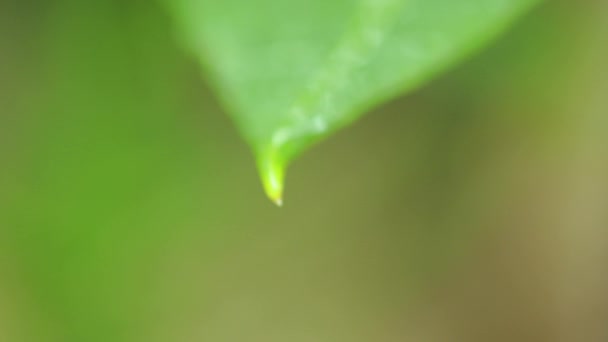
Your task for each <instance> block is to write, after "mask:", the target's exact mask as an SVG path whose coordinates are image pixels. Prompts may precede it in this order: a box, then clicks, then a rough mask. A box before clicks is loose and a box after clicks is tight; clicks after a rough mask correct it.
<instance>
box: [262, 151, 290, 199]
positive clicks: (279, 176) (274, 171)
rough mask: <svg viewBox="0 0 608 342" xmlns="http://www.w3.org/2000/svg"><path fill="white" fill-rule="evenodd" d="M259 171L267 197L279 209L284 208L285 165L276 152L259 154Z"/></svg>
mask: <svg viewBox="0 0 608 342" xmlns="http://www.w3.org/2000/svg"><path fill="white" fill-rule="evenodd" d="M258 169H259V172H260V177H261V178H262V185H263V186H264V191H265V192H266V196H268V198H269V199H270V200H271V201H272V202H273V203H274V204H276V205H277V206H278V207H282V206H283V189H284V186H285V165H284V163H283V162H281V160H280V158H278V156H277V153H276V150H274V149H270V150H268V151H266V152H264V153H261V154H258Z"/></svg>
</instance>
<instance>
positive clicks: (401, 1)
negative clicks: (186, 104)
mask: <svg viewBox="0 0 608 342" xmlns="http://www.w3.org/2000/svg"><path fill="white" fill-rule="evenodd" d="M538 2H539V1H538V0H511V1H504V0H459V1H453V0H333V1H327V0H308V1H284V0H255V1H241V0H177V1H173V0H171V1H168V3H169V4H170V7H172V8H174V9H175V12H176V22H177V23H178V24H180V26H181V28H182V32H183V35H184V36H185V37H186V38H185V40H186V41H187V43H188V44H189V46H191V47H192V49H193V50H194V51H195V53H196V55H197V56H198V57H199V58H200V59H201V60H202V61H203V63H204V65H205V66H206V67H207V70H208V74H209V76H211V78H212V80H214V81H215V82H213V83H214V85H215V88H217V91H218V93H219V94H220V96H221V98H222V99H223V102H224V103H225V106H226V107H227V108H229V109H230V112H231V115H232V116H233V118H234V120H235V121H236V123H237V124H238V126H239V128H240V131H241V132H242V134H243V135H244V136H245V137H246V139H247V141H248V142H249V144H250V145H251V146H252V148H253V149H254V151H255V154H256V158H257V161H258V167H259V169H260V173H261V176H262V179H263V182H264V186H265V189H266V192H267V193H268V195H269V197H270V198H271V199H272V200H273V201H277V202H280V201H282V191H283V182H284V172H285V168H286V166H287V164H288V163H289V161H291V160H292V159H293V158H294V157H296V156H297V155H298V154H300V153H301V152H302V151H303V150H304V149H306V148H307V147H309V146H310V145H311V144H312V143H313V142H315V141H318V140H319V139H320V138H321V137H323V136H325V135H327V134H328V133H330V132H333V131H335V130H336V129H337V128H338V127H341V126H344V125H345V124H347V123H349V122H352V121H354V120H355V119H356V118H357V117H359V116H360V115H361V114H363V113H364V112H365V111H367V110H369V109H370V107H372V106H374V105H377V104H378V103H380V102H382V101H384V100H386V99H387V98H394V97H395V96H397V95H399V94H401V93H403V92H405V91H407V90H411V89H412V88H414V87H416V86H418V85H419V84H420V83H421V82H424V81H426V80H427V79H428V78H429V77H430V76H432V75H434V74H436V73H437V72H438V71H441V70H444V69H445V68H446V66H448V65H451V64H454V62H455V61H458V60H460V59H461V58H462V57H463V56H465V55H466V54H468V53H469V52H471V50H474V49H477V48H478V47H479V46H480V45H482V44H483V43H485V42H487V41H488V40H490V39H491V38H493V37H495V36H496V35H497V34H498V33H499V32H501V31H502V30H503V29H504V28H505V27H506V26H508V25H509V24H510V23H511V22H512V21H513V20H514V19H515V18H517V17H518V16H519V15H520V14H521V13H522V12H525V10H527V9H529V8H530V7H531V6H532V5H534V4H536V3H538Z"/></svg>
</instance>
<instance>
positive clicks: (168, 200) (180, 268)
mask: <svg viewBox="0 0 608 342" xmlns="http://www.w3.org/2000/svg"><path fill="white" fill-rule="evenodd" d="M506 2H507V1H505V3H506ZM607 6H608V3H606V2H604V1H588V2H573V1H566V0H564V1H558V0H554V1H551V2H546V3H545V4H543V5H541V6H539V7H538V8H537V9H535V10H534V11H532V12H531V13H530V14H529V15H527V16H525V18H523V20H522V21H521V22H520V23H518V25H516V26H515V27H514V29H513V30H510V31H509V32H508V34H506V35H505V36H504V37H503V38H501V39H499V40H498V41H496V43H495V44H493V45H492V46H491V47H490V48H489V49H488V50H486V51H484V52H483V53H481V54H479V55H477V56H475V58H473V59H471V60H470V61H469V62H467V63H465V64H463V65H461V66H459V67H458V68H456V69H454V70H453V71H451V72H449V73H448V74H445V75H444V76H443V77H441V78H440V79H437V80H436V81H435V82H433V83H431V84H429V85H427V86H426V87H424V88H422V89H419V90H418V91H415V92H413V93H411V94H410V95H408V96H406V97H401V98H399V99H396V100H394V101H390V102H389V103H387V104H386V105H384V106H381V107H379V108H377V109H375V110H374V113H375V114H374V115H370V116H367V117H365V118H364V119H362V120H361V121H359V122H358V123H356V124H354V125H351V126H349V127H348V128H347V129H344V130H342V131H341V132H339V133H338V134H336V135H335V136H334V137H333V138H332V139H328V140H327V141H326V142H325V143H324V144H323V146H322V148H317V149H312V150H311V151H310V152H309V153H306V154H305V155H304V156H303V157H302V158H301V159H299V160H298V167H296V168H294V169H293V173H292V175H291V177H293V178H292V180H293V182H292V183H291V186H292V188H291V193H290V200H289V205H288V206H286V207H285V208H283V209H281V210H277V209H276V208H274V207H273V206H272V205H270V204H269V203H268V202H267V201H266V200H265V199H264V198H263V197H262V196H260V194H259V189H258V188H259V186H258V184H257V180H256V175H255V168H254V167H253V163H252V162H251V160H250V157H249V153H248V148H247V146H244V145H245V144H243V143H242V142H241V139H240V138H239V136H238V135H237V134H236V133H235V130H234V128H233V125H232V124H231V122H230V120H228V119H227V117H228V116H227V115H226V113H225V110H224V109H223V106H220V105H218V103H217V101H216V97H215V95H213V92H210V91H209V90H208V89H207V86H206V85H205V82H206V80H205V78H204V77H200V72H199V66H198V61H197V60H195V58H191V57H190V56H188V55H187V54H184V53H183V52H182V49H181V47H180V46H178V44H175V36H176V35H177V36H181V35H179V34H176V33H175V27H174V18H173V17H170V16H169V15H168V13H167V12H166V9H165V8H163V7H162V6H160V5H158V4H157V3H154V2H151V1H135V0H104V1H82V0H29V1H24V0H0V341H9V342H47V341H48V342H66V341H67V342H82V341H104V342H106V341H119V342H138V341H141V342H144V341H145V342H194V341H213V342H232V341H251V342H257V341H260V342H285V341H290V342H291V341H310V340H313V341H321V342H322V341H331V342H335V341H349V342H370V341H374V342H394V341H399V342H401V341H403V342H410V341H411V342H444V341H455V342H487V341H499V342H500V341H508V342H511V341H523V342H539V341H540V342H545V341H547V342H554V341H566V342H578V341H594V342H595V341H605V340H607V339H606V338H605V336H606V335H607V332H606V324H605V322H606V321H608V319H607V317H608V304H607V302H608V298H607V296H608V295H607V294H606V291H605V289H606V288H608V279H607V278H608V272H607V271H606V267H605V265H606V264H607V263H608V255H607V254H608V253H607V252H606V251H608V246H607V241H608V236H607V233H606V227H607V226H608V217H607V215H608V210H606V208H607V207H608V177H607V176H606V175H607V174H608V153H607V152H606V146H608V116H607V115H606V113H608V100H607V99H606V95H605V94H607V93H608V65H607V63H606V60H608V59H607V58H606V56H608V26H607V25H606V22H607V17H606V16H607V15H608V14H607V13H608V8H607ZM255 13H256V12H255V11H254V12H252V14H255Z"/></svg>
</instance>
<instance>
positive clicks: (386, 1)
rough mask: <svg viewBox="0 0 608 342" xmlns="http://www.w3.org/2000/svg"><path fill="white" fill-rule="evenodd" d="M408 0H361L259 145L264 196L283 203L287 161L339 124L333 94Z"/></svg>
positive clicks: (386, 31)
mask: <svg viewBox="0 0 608 342" xmlns="http://www.w3.org/2000/svg"><path fill="white" fill-rule="evenodd" d="M407 3H408V1H405V0H362V1H360V3H359V5H358V8H357V9H356V10H355V12H354V15H353V19H352V21H351V25H350V26H349V27H348V28H347V30H346V31H345V32H344V34H343V35H342V37H341V38H340V39H339V40H338V43H337V44H336V47H335V48H334V49H333V50H332V51H331V52H330V54H329V55H328V56H327V59H326V61H325V63H324V64H323V65H321V66H320V67H319V70H318V71H317V72H316V73H315V74H313V76H312V78H311V80H310V81H309V82H308V83H306V86H305V87H304V88H303V89H302V91H301V94H300V95H299V96H297V97H296V99H295V101H294V102H293V104H292V105H291V106H290V107H289V108H287V109H286V113H287V116H286V118H285V119H284V120H283V122H281V124H280V125H279V126H278V128H277V129H276V130H275V131H274V133H273V134H272V136H271V138H270V140H269V141H266V142H265V143H263V144H261V145H258V149H257V151H256V154H257V160H258V169H259V172H260V175H261V177H262V183H263V185H264V189H265V191H266V194H267V195H268V197H269V198H270V199H271V200H272V201H273V202H275V203H277V204H278V205H281V204H282V196H283V188H284V182H285V179H284V178H285V171H286V168H287V165H288V163H289V162H290V161H291V160H292V159H293V158H294V157H295V156H297V155H298V154H299V153H300V152H301V150H302V149H304V148H305V146H306V144H305V142H306V141H312V140H313V139H314V138H315V137H316V136H321V135H324V134H328V133H330V127H332V129H331V130H332V131H333V130H335V129H336V128H337V127H338V126H341V125H340V122H338V121H340V120H342V121H344V120H345V119H347V117H342V118H340V116H339V115H337V114H339V109H337V108H335V107H334V106H333V103H334V98H335V97H336V95H337V94H338V93H339V92H340V91H341V90H342V89H344V88H345V87H346V86H348V84H349V81H350V80H351V77H352V75H354V74H355V73H356V72H357V70H358V69H360V68H362V67H364V66H365V65H366V64H367V63H369V62H370V61H371V60H372V59H373V57H374V55H375V54H376V52H377V51H378V49H379V48H380V47H381V46H382V44H383V42H384V41H385V38H386V36H387V35H388V34H389V33H390V32H391V28H392V27H393V26H394V24H395V22H396V19H397V17H398V16H399V14H401V12H402V10H403V9H404V7H405V5H406V4H407Z"/></svg>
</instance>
